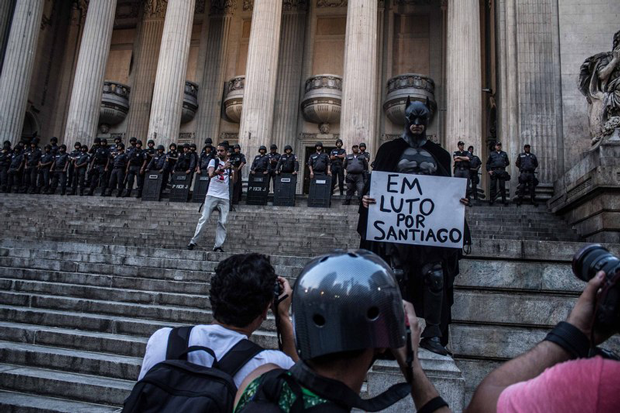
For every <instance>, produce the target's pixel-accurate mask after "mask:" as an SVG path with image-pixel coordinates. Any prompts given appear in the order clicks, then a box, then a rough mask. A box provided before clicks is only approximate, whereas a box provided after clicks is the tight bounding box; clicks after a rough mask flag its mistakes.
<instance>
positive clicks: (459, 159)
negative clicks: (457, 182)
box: [452, 141, 471, 205]
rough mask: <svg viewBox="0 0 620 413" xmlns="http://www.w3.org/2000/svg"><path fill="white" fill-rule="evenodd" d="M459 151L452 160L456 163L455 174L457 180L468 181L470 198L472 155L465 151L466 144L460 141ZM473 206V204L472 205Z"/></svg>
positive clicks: (453, 154)
mask: <svg viewBox="0 0 620 413" xmlns="http://www.w3.org/2000/svg"><path fill="white" fill-rule="evenodd" d="M457 146H458V148H459V149H458V151H454V152H453V153H452V160H453V161H454V174H453V176H454V177H455V178H465V179H467V186H466V188H467V189H466V192H467V197H468V198H469V195H470V194H469V167H470V161H471V154H470V153H469V152H468V151H466V150H465V142H463V141H459V143H458V144H457ZM470 205H471V204H470Z"/></svg>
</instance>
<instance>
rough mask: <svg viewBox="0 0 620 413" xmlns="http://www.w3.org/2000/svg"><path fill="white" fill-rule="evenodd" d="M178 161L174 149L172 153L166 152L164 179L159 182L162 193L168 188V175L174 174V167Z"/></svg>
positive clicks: (177, 153)
mask: <svg viewBox="0 0 620 413" xmlns="http://www.w3.org/2000/svg"><path fill="white" fill-rule="evenodd" d="M178 159H179V151H177V150H176V149H175V150H173V151H168V153H167V154H166V163H165V164H164V172H163V173H164V177H163V178H162V180H161V188H162V191H163V190H164V189H166V187H167V186H168V180H169V179H170V174H171V173H172V172H174V167H175V165H176V163H177V160H178Z"/></svg>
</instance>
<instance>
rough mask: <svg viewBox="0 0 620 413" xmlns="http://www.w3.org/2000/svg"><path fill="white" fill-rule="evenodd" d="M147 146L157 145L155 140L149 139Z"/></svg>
mask: <svg viewBox="0 0 620 413" xmlns="http://www.w3.org/2000/svg"><path fill="white" fill-rule="evenodd" d="M147 144H148V145H150V144H153V145H155V141H154V140H153V139H149V140H148V142H147Z"/></svg>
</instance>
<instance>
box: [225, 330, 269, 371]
mask: <svg viewBox="0 0 620 413" xmlns="http://www.w3.org/2000/svg"><path fill="white" fill-rule="evenodd" d="M263 350H264V349H263V348H262V347H261V346H259V345H258V344H256V343H254V342H252V341H250V340H247V339H243V340H241V341H239V342H238V343H237V344H235V345H234V346H233V348H231V349H230V350H228V353H226V355H225V356H224V357H222V359H221V360H220V361H219V363H218V364H219V367H218V368H219V369H220V370H221V371H223V372H225V373H228V374H229V375H230V376H231V377H234V376H235V374H237V373H238V372H239V370H241V368H242V367H243V366H245V364H246V363H247V362H248V361H250V360H252V359H253V358H254V356H256V355H257V354H258V353H260V352H261V351H263Z"/></svg>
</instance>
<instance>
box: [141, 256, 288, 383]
mask: <svg viewBox="0 0 620 413" xmlns="http://www.w3.org/2000/svg"><path fill="white" fill-rule="evenodd" d="M276 283H278V284H279V285H280V288H281V291H282V295H281V296H280V297H281V298H280V299H282V298H284V297H285V296H287V295H288V297H287V298H284V299H282V301H280V300H278V301H279V304H278V306H277V310H276V309H274V308H273V307H272V303H273V301H274V287H275V285H276ZM291 296H292V291H291V287H290V285H289V283H288V282H287V281H286V279H284V278H282V277H278V276H277V275H276V273H275V270H274V269H273V267H272V266H271V264H270V262H269V258H268V257H266V256H264V255H260V254H238V255H233V256H232V257H230V258H228V259H226V260H224V261H222V262H220V263H219V265H218V266H217V268H216V269H215V274H214V275H213V277H212V278H211V288H210V291H209V300H210V301H211V308H212V310H213V321H212V323H211V324H202V325H197V326H195V327H194V328H192V330H191V333H190V336H189V342H188V345H189V346H202V347H208V348H210V349H211V350H213V352H214V353H215V357H216V358H217V359H218V360H221V359H222V358H223V357H224V355H225V354H226V353H227V352H228V351H229V350H230V349H231V348H232V347H233V346H235V345H236V344H237V343H238V342H239V341H241V340H243V339H249V338H250V336H251V335H252V334H253V333H254V332H255V331H256V330H257V329H258V328H259V327H260V326H261V324H262V323H263V321H264V320H266V319H267V313H268V311H269V308H270V307H272V311H277V313H278V316H279V323H278V324H279V325H278V331H279V332H280V334H281V337H282V349H283V351H284V352H282V351H277V350H263V351H261V352H260V353H258V354H257V355H256V356H254V358H252V359H251V360H250V361H248V362H247V363H246V364H245V365H244V366H243V367H242V368H241V369H240V370H239V372H238V373H237V374H235V376H234V377H233V380H234V382H235V384H236V385H237V387H239V385H240V384H241V382H243V380H244V379H245V377H246V376H247V375H248V374H249V373H251V372H252V371H254V370H255V369H256V368H258V367H260V366H263V365H265V364H275V365H277V366H280V367H281V368H284V369H288V368H290V367H291V366H293V364H294V361H293V359H295V360H297V353H296V351H295V343H294V339H293V325H292V323H291V321H290V318H289V309H290V306H291ZM170 331H171V328H162V329H159V330H158V331H156V332H155V333H154V334H153V335H152V336H151V338H150V339H149V341H148V344H147V346H146V353H145V355H144V361H143V362H142V369H141V370H140V376H139V377H138V380H141V379H142V378H143V377H144V375H145V374H146V373H147V372H148V371H149V370H150V369H151V368H152V367H153V366H155V365H156V364H158V363H160V362H162V361H164V360H165V359H166V350H167V347H168V338H169V336H170ZM187 360H188V361H189V362H190V363H195V364H199V365H202V366H206V367H211V365H212V364H213V357H212V356H210V355H209V354H207V353H206V352H204V351H194V352H191V353H189V354H188V356H187Z"/></svg>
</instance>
